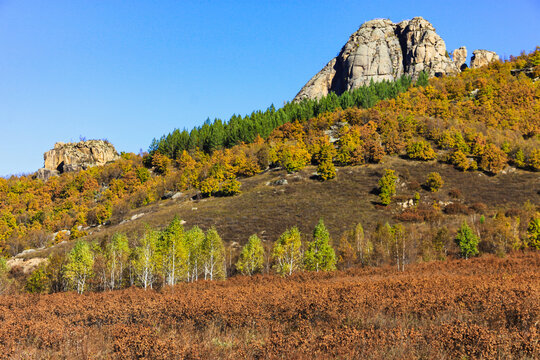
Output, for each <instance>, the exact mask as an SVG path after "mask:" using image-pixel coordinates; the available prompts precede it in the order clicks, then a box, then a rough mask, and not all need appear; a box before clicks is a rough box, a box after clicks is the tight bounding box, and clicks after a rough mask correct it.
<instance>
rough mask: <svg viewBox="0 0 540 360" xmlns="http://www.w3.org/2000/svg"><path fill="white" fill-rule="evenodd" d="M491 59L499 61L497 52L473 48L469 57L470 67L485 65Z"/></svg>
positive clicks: (491, 60)
mask: <svg viewBox="0 0 540 360" xmlns="http://www.w3.org/2000/svg"><path fill="white" fill-rule="evenodd" d="M493 61H499V55H497V53H495V52H493V51H489V50H474V51H473V56H472V58H471V68H472V69H476V68H479V67H482V66H486V65H487V64H489V63H491V62H493Z"/></svg>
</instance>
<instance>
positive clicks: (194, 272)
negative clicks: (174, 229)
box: [184, 226, 205, 281]
mask: <svg viewBox="0 0 540 360" xmlns="http://www.w3.org/2000/svg"><path fill="white" fill-rule="evenodd" d="M204 237H205V236H204V232H203V231H202V230H201V228H199V227H198V226H194V227H192V228H191V229H189V231H186V232H185V234H184V248H185V249H186V258H187V272H186V279H187V281H197V280H198V279H199V273H200V271H201V262H200V257H201V245H202V242H203V240H204Z"/></svg>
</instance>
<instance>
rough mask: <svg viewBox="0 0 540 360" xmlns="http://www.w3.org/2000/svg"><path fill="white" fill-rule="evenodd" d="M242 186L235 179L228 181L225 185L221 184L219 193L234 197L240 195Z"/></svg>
mask: <svg viewBox="0 0 540 360" xmlns="http://www.w3.org/2000/svg"><path fill="white" fill-rule="evenodd" d="M240 185H241V184H240V181H238V180H236V179H234V178H231V179H227V180H225V181H224V182H223V183H221V185H220V190H219V193H220V195H223V196H233V195H237V194H240Z"/></svg>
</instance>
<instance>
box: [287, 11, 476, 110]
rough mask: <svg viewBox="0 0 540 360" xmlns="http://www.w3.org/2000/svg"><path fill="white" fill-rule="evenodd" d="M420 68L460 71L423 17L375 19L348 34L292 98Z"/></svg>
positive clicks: (437, 72) (344, 88)
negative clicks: (342, 42) (339, 47)
mask: <svg viewBox="0 0 540 360" xmlns="http://www.w3.org/2000/svg"><path fill="white" fill-rule="evenodd" d="M466 56H467V55H466V51H465V58H466ZM422 71H425V72H427V73H428V74H429V75H430V76H439V75H453V74H456V73H458V72H459V67H458V66H456V63H455V62H454V61H452V59H450V57H449V56H448V53H447V52H446V45H445V43H444V41H443V39H442V38H441V37H440V36H439V35H438V34H437V33H436V31H435V28H434V27H433V25H432V24H431V23H430V22H429V21H427V20H425V19H423V18H421V17H415V18H413V19H411V20H405V21H402V22H400V23H397V24H396V23H393V22H392V21H390V20H388V19H375V20H371V21H368V22H366V23H364V24H363V25H362V26H360V28H359V29H358V31H356V32H355V33H353V34H352V35H351V36H350V38H349V40H348V41H347V43H346V44H345V45H344V46H343V48H342V49H341V51H340V53H339V55H338V56H337V57H335V58H334V59H332V60H331V61H330V62H329V63H328V64H327V65H326V66H325V67H324V68H323V69H322V70H321V71H320V72H319V73H317V74H316V75H315V76H314V77H313V78H312V79H310V80H309V81H308V83H307V84H306V85H305V86H304V87H303V88H302V89H301V90H300V92H299V93H298V94H297V95H296V97H295V98H294V101H300V100H302V99H306V98H310V99H314V98H319V97H321V96H324V95H327V94H328V93H329V92H335V93H336V94H338V95H339V94H341V93H343V92H344V91H347V90H351V89H354V88H358V87H360V86H362V85H366V84H369V83H370V82H371V81H372V80H373V81H375V82H377V81H382V80H395V79H397V78H399V77H400V76H402V75H404V74H405V75H409V76H411V77H412V78H413V79H416V78H417V77H418V75H419V74H420V73H421V72H422Z"/></svg>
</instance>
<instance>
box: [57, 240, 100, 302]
mask: <svg viewBox="0 0 540 360" xmlns="http://www.w3.org/2000/svg"><path fill="white" fill-rule="evenodd" d="M93 266H94V254H93V253H92V250H91V249H90V244H89V243H88V242H86V241H82V240H79V241H77V242H76V243H75V246H74V247H73V249H72V250H71V251H70V252H69V254H68V261H67V264H66V265H65V266H64V276H65V277H66V278H67V279H68V281H69V282H70V284H71V285H72V286H74V287H75V289H76V290H77V293H79V294H82V293H83V292H84V289H85V286H86V281H87V280H88V279H89V278H90V277H92V276H93V272H92V268H93Z"/></svg>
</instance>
